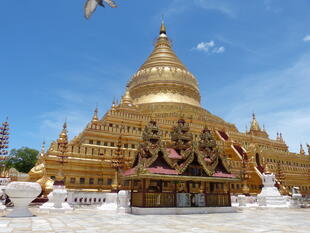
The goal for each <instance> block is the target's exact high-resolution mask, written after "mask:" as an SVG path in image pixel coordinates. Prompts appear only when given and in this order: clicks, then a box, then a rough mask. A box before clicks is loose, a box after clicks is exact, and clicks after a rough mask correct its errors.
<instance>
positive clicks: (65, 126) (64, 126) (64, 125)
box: [62, 118, 67, 129]
mask: <svg viewBox="0 0 310 233" xmlns="http://www.w3.org/2000/svg"><path fill="white" fill-rule="evenodd" d="M62 128H63V129H67V118H66V119H65V122H64V124H63V126H62Z"/></svg>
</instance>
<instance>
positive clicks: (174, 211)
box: [131, 207, 237, 215]
mask: <svg viewBox="0 0 310 233" xmlns="http://www.w3.org/2000/svg"><path fill="white" fill-rule="evenodd" d="M236 212H237V209H236V208H234V207H192V208H191V207H183V208H139V207H132V208H131V213H132V214H138V215H185V214H212V213H236Z"/></svg>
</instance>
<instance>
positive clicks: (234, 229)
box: [0, 208, 310, 233]
mask: <svg viewBox="0 0 310 233" xmlns="http://www.w3.org/2000/svg"><path fill="white" fill-rule="evenodd" d="M8 209H9V211H10V208H8ZM31 211H32V212H33V213H34V214H35V215H36V217H30V218H17V219H12V218H6V217H3V215H1V213H0V232H14V233H15V232H16V233H17V232H24V233H26V232H27V233H28V232H49V233H52V232H57V233H58V232H67V233H72V232H76V233H82V232H89V233H96V232H100V233H102V232H103V233H104V232H109V233H136V232H137V233H138V232H139V233H153V232H156V233H157V232H161V233H180V232H186V233H197V232H199V233H201V232H203V233H208V232H210V233H211V232H212V233H215V232H226V233H245V232H246V233H249V232H255V233H257V232H265V233H266V232H268V233H292V232H294V233H309V229H310V221H309V219H310V208H309V209H308V208H307V209H274V208H273V209H266V208H264V209H263V208H259V209H258V208H257V209H255V208H250V209H243V210H242V211H240V212H238V213H215V214H207V215H206V214H194V215H166V216H164V217H163V216H161V215H144V216H142V215H132V214H108V213H106V212H104V211H100V210H97V209H95V208H94V209H76V210H75V211H74V212H72V213H69V214H62V213H51V214H44V213H39V212H38V208H31ZM1 216H2V217H1Z"/></svg>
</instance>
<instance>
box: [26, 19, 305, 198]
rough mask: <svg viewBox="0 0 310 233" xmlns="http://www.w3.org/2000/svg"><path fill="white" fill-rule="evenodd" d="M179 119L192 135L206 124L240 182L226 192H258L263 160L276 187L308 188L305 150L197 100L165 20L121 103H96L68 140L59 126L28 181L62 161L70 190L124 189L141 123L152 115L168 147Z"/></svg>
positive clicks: (195, 136) (196, 135) (195, 83)
mask: <svg viewBox="0 0 310 233" xmlns="http://www.w3.org/2000/svg"><path fill="white" fill-rule="evenodd" d="M181 118H182V119H184V120H185V121H186V122H187V129H188V131H187V133H188V134H189V135H191V137H192V139H193V141H195V142H197V141H199V138H200V137H201V132H203V131H204V129H207V131H205V132H207V133H208V135H209V136H208V137H210V138H212V140H213V141H212V143H213V144H214V145H215V144H216V147H217V148H218V150H219V152H220V153H221V155H223V156H224V157H225V158H227V161H228V162H227V168H229V170H230V171H231V172H232V173H233V174H234V175H235V176H236V177H238V178H239V180H240V181H238V182H237V181H236V182H235V183H232V184H231V185H230V187H229V189H230V191H231V192H232V193H236V194H238V193H250V194H256V193H259V192H260V189H261V184H262V183H261V174H262V172H263V170H264V166H265V163H268V169H269V170H270V172H273V173H275V174H276V178H277V179H278V180H277V181H278V184H279V186H280V188H281V192H283V193H289V192H290V189H291V188H292V187H293V186H299V187H300V190H301V192H302V193H304V194H307V193H308V194H310V184H309V179H310V176H309V174H310V170H309V166H310V159H309V157H310V156H309V155H307V154H306V153H304V152H301V153H299V154H296V153H291V152H289V150H288V147H287V145H286V144H285V141H284V140H283V137H282V135H280V134H279V135H278V136H277V138H275V139H271V138H269V135H268V133H267V131H266V130H265V129H264V128H263V129H262V128H261V127H260V125H259V122H258V120H257V119H256V116H255V115H254V114H253V118H252V122H251V128H250V130H249V131H248V132H245V133H243V132H240V131H239V130H238V129H237V128H236V126H235V125H234V124H231V123H228V122H226V121H224V120H223V119H221V118H220V117H217V116H215V115H213V114H212V113H210V112H209V111H207V110H206V109H204V108H203V107H202V106H201V105H200V92H199V86H198V81H197V79H196V77H195V76H194V75H193V74H192V73H191V72H189V70H188V69H187V68H186V67H185V65H184V64H183V63H182V62H181V61H180V59H179V58H178V57H177V55H176V54H175V52H174V51H173V49H172V44H171V42H170V40H169V37H168V34H167V30H166V27H165V25H164V23H162V24H161V27H160V32H159V36H158V38H157V41H156V44H155V46H154V49H153V51H152V52H151V54H150V56H149V57H148V58H147V59H146V61H145V62H144V63H143V65H142V66H141V67H140V68H139V70H138V71H137V72H136V73H135V74H134V75H133V76H132V77H131V79H130V80H129V82H128V84H127V87H126V91H125V93H124V95H123V97H122V98H121V101H120V103H117V102H116V101H113V104H112V106H111V108H110V109H109V110H108V111H107V112H106V113H105V115H104V116H103V117H102V118H100V117H99V112H98V109H97V108H96V110H95V112H94V114H93V117H92V119H90V122H89V123H88V124H87V125H86V127H85V129H84V130H83V131H82V132H81V133H80V134H79V135H77V136H76V137H74V138H73V139H72V140H71V141H68V140H67V138H64V137H63V132H62V133H61V136H60V138H59V139H58V140H57V141H54V142H52V143H51V145H50V147H49V149H48V150H47V151H46V152H45V153H43V154H44V155H42V158H44V159H42V160H41V162H38V164H37V165H36V166H35V167H34V168H33V169H32V170H31V171H30V173H29V175H30V177H31V180H33V181H37V180H40V179H41V178H42V177H46V178H44V179H43V181H46V186H48V185H49V184H50V183H51V182H50V180H49V179H48V178H52V179H55V178H56V176H57V174H58V173H59V170H60V166H61V174H62V178H63V181H64V182H65V185H66V187H67V188H69V189H88V190H106V191H111V190H118V189H127V188H129V187H128V183H126V182H124V183H122V181H121V179H119V172H120V170H122V169H126V168H128V167H131V166H132V164H133V162H134V161H133V160H134V158H135V156H136V154H137V153H138V152H137V149H138V148H140V145H141V143H143V129H144V128H145V127H146V126H147V125H148V124H149V122H150V121H151V120H152V119H156V124H157V125H158V127H159V128H160V129H161V141H162V143H164V144H167V145H168V144H169V143H171V142H172V141H173V140H172V138H171V135H172V134H171V133H172V132H173V130H174V126H175V125H176V124H178V122H179V120H180V119H181ZM65 130H67V129H65ZM68 130H70V126H69V127H68ZM64 141H66V143H65V144H64V143H63V142H64ZM64 145H65V148H64ZM309 152H310V146H309ZM224 157H223V158H224ZM60 159H61V161H62V162H61V163H60ZM263 161H264V162H263ZM43 183H44V182H42V179H41V180H40V184H41V185H42V186H44V185H45V184H43ZM217 186H218V187H217V188H218V189H221V188H224V187H221V186H219V185H217ZM226 188H227V187H226ZM219 191H220V190H219Z"/></svg>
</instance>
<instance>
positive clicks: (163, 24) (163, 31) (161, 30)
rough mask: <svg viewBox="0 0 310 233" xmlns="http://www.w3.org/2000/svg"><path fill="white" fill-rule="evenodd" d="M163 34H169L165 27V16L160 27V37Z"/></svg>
mask: <svg viewBox="0 0 310 233" xmlns="http://www.w3.org/2000/svg"><path fill="white" fill-rule="evenodd" d="M161 34H167V32H166V26H165V22H164V16H163V17H162V20H161V26H160V32H159V35H161Z"/></svg>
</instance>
